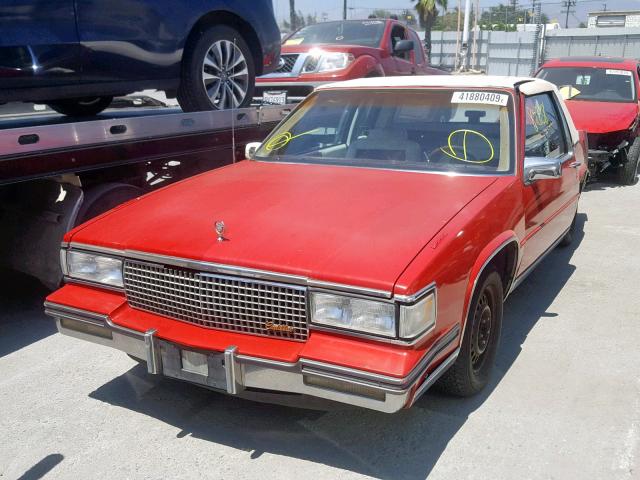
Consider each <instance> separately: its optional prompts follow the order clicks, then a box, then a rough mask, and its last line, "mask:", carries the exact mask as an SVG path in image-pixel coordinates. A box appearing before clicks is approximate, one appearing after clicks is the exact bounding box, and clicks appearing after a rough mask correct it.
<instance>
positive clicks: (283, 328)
mask: <svg viewBox="0 0 640 480" xmlns="http://www.w3.org/2000/svg"><path fill="white" fill-rule="evenodd" d="M264 326H265V328H266V329H267V330H269V331H270V332H283V333H293V332H294V331H295V330H294V328H293V327H291V326H289V325H283V324H281V323H273V322H271V321H269V322H267V323H265V325H264Z"/></svg>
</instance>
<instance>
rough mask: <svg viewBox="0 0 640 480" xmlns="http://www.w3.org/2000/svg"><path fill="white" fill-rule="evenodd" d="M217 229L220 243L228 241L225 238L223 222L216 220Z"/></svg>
mask: <svg viewBox="0 0 640 480" xmlns="http://www.w3.org/2000/svg"><path fill="white" fill-rule="evenodd" d="M215 227H216V233H217V234H218V241H219V242H222V241H224V240H226V238H224V222H223V221H222V220H216V223H215Z"/></svg>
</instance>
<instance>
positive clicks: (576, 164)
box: [569, 162, 582, 168]
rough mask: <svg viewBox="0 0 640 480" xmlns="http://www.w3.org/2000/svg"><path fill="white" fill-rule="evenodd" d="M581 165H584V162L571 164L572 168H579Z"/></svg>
mask: <svg viewBox="0 0 640 480" xmlns="http://www.w3.org/2000/svg"><path fill="white" fill-rule="evenodd" d="M580 165H582V162H572V163H570V164H569V166H570V167H571V168H578V167H579V166H580Z"/></svg>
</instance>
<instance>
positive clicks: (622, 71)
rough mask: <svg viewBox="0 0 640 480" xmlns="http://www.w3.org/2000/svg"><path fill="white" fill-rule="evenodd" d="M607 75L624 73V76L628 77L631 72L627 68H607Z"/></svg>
mask: <svg viewBox="0 0 640 480" xmlns="http://www.w3.org/2000/svg"><path fill="white" fill-rule="evenodd" d="M607 75H624V76H625V77H630V76H631V72H630V71H629V70H616V69H613V68H607Z"/></svg>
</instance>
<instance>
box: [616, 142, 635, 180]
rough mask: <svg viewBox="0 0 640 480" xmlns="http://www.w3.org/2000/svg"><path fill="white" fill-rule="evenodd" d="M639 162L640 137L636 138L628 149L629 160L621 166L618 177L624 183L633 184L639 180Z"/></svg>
mask: <svg viewBox="0 0 640 480" xmlns="http://www.w3.org/2000/svg"><path fill="white" fill-rule="evenodd" d="M638 163H640V137H636V139H635V140H634V141H633V143H632V144H631V147H629V150H628V151H627V161H626V162H625V163H624V164H623V165H622V166H621V167H620V170H619V171H618V175H619V176H618V178H619V180H620V183H621V184H622V185H633V184H634V183H636V181H637V180H638Z"/></svg>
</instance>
